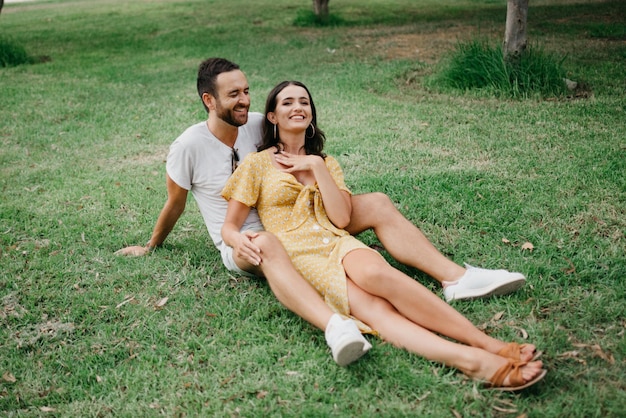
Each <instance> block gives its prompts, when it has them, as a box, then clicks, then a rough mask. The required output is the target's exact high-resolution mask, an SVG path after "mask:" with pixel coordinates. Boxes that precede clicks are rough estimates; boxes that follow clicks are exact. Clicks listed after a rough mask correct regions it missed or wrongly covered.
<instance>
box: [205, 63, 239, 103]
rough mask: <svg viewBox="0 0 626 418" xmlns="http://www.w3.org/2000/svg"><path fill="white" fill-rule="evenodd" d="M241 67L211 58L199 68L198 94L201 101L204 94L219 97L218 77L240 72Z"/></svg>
mask: <svg viewBox="0 0 626 418" xmlns="http://www.w3.org/2000/svg"><path fill="white" fill-rule="evenodd" d="M238 69H239V66H238V65H237V64H235V63H234V62H231V61H228V60H227V59H224V58H209V59H206V60H204V61H202V63H201V64H200V67H199V68H198V82H197V84H198V94H199V95H200V99H202V95H203V94H204V93H208V94H210V95H211V96H213V97H217V85H216V84H217V83H216V80H217V76H218V75H220V74H222V73H227V72H229V71H234V70H238Z"/></svg>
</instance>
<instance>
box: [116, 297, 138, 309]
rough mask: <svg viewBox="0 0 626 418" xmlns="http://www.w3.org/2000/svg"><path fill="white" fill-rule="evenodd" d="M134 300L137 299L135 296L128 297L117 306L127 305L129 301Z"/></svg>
mask: <svg viewBox="0 0 626 418" xmlns="http://www.w3.org/2000/svg"><path fill="white" fill-rule="evenodd" d="M133 300H135V297H134V296H131V297H128V298H126V299H124V301H122V302H120V303H118V304H117V306H116V307H115V308H121V307H122V306H124V305H126V304H127V303H128V302H131V301H133Z"/></svg>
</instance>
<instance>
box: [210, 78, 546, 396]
mask: <svg viewBox="0 0 626 418" xmlns="http://www.w3.org/2000/svg"><path fill="white" fill-rule="evenodd" d="M265 115H266V120H265V124H264V132H263V143H262V145H261V146H260V147H259V152H257V153H254V154H250V155H249V156H248V157H246V159H245V160H244V162H243V163H242V164H241V166H240V167H239V168H238V169H237V170H236V171H235V173H234V174H233V175H232V176H231V178H230V180H229V181H228V183H227V184H226V187H225V188H224V190H223V192H222V195H223V196H224V198H226V199H227V200H228V201H229V202H228V212H227V215H226V220H225V222H224V226H223V228H222V237H223V239H224V242H226V244H227V245H229V246H233V247H234V246H236V245H240V242H241V241H242V240H246V239H247V238H246V235H245V234H244V233H242V232H240V228H241V226H242V224H243V221H244V220H245V218H246V216H247V214H248V211H249V210H250V207H256V208H257V210H258V213H259V216H260V217H261V221H262V222H263V225H264V226H265V228H266V230H267V231H269V232H272V233H273V234H274V235H276V236H277V237H278V239H280V241H281V242H282V244H283V246H284V247H285V249H286V250H287V252H288V253H289V255H290V257H291V258H292V261H293V263H294V265H295V266H296V268H297V269H298V270H299V271H300V272H301V273H302V275H303V276H304V277H305V278H306V279H307V280H308V281H309V282H310V283H311V284H312V285H313V286H314V287H315V288H316V289H317V291H318V292H320V293H321V294H322V295H323V296H324V298H325V300H326V303H328V305H329V306H331V308H332V309H333V310H334V311H336V312H338V313H340V314H342V315H344V316H346V317H352V318H353V319H355V320H356V321H357V323H358V324H359V328H360V329H361V331H362V332H364V333H375V334H380V336H381V338H382V339H384V340H386V341H389V342H391V343H392V344H394V345H396V346H399V347H403V348H406V349H407V350H409V351H411V352H414V353H416V354H419V355H421V356H424V357H426V358H427V359H429V360H433V361H439V362H443V363H444V364H446V365H448V366H451V367H455V368H458V369H459V370H461V371H462V372H463V373H465V374H466V375H468V376H470V377H472V378H475V379H479V380H483V381H488V382H489V383H488V385H489V386H490V387H494V388H498V389H501V390H519V389H523V388H525V387H528V386H530V385H532V384H534V383H536V382H537V381H539V380H541V379H542V378H543V376H545V374H546V371H545V370H544V369H542V363H541V361H536V360H535V359H534V357H537V356H538V355H537V354H536V351H535V347H534V346H533V345H532V344H523V345H519V344H516V343H509V344H507V343H505V342H502V341H499V340H497V339H494V338H491V337H489V336H488V335H486V334H484V333H483V332H481V331H480V330H478V329H477V328H476V327H474V326H473V325H472V324H471V323H470V322H469V321H468V320H467V319H466V318H465V317H463V316H462V315H461V314H459V313H458V312H457V311H456V310H454V309H453V308H452V307H451V306H450V305H448V304H447V303H445V302H443V301H442V300H441V299H440V298H439V297H437V296H436V295H435V294H433V293H432V292H430V291H429V290H428V289H427V288H425V287H424V286H422V285H421V284H419V283H418V282H416V281H415V280H413V279H412V278H410V277H408V276H406V275H405V274H403V273H402V272H400V271H398V270H397V269H395V268H393V267H392V266H391V265H389V264H388V263H387V262H386V261H385V260H384V258H383V257H382V256H381V255H380V254H378V253H377V252H376V251H374V250H372V249H370V248H368V247H367V246H366V245H364V244H363V243H361V242H360V241H358V240H357V239H356V238H354V237H352V236H351V235H350V234H349V233H348V232H346V231H345V230H343V229H341V228H343V227H345V226H346V225H348V223H349V220H350V213H351V204H350V195H349V191H348V189H347V188H346V186H345V184H344V180H343V174H342V172H341V169H340V167H339V164H338V163H337V161H336V160H335V159H334V158H332V157H330V156H326V155H324V154H323V152H322V150H323V146H324V140H325V137H324V133H323V132H322V131H321V130H320V129H319V128H318V127H317V117H316V111H315V106H314V104H313V100H312V98H311V94H310V92H309V91H308V89H307V88H306V86H304V85H303V84H302V83H300V82H296V81H289V82H287V81H286V82H282V83H280V84H279V85H278V86H276V87H275V88H274V89H273V90H272V92H271V93H270V95H269V97H268V99H267V103H266V109H265ZM438 334H441V335H444V336H447V337H450V338H452V339H454V340H457V341H459V342H460V343H462V344H459V343H455V342H452V341H449V340H448V339H445V338H442V337H440V336H439V335H438Z"/></svg>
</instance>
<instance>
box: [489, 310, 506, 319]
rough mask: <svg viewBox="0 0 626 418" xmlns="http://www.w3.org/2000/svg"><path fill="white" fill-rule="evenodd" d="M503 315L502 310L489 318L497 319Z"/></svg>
mask: <svg viewBox="0 0 626 418" xmlns="http://www.w3.org/2000/svg"><path fill="white" fill-rule="evenodd" d="M503 316H504V311H500V312H498V313H497V314H495V315H494V316H493V318H491V320H492V321H499V320H501V319H502V317H503Z"/></svg>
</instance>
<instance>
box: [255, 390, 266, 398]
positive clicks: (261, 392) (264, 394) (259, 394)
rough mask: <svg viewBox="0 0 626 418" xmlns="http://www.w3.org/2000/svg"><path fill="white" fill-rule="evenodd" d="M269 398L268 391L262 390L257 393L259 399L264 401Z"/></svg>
mask: <svg viewBox="0 0 626 418" xmlns="http://www.w3.org/2000/svg"><path fill="white" fill-rule="evenodd" d="M266 396H267V391H266V390H260V391H258V392H257V393H256V398H257V399H263V398H265V397H266Z"/></svg>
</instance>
